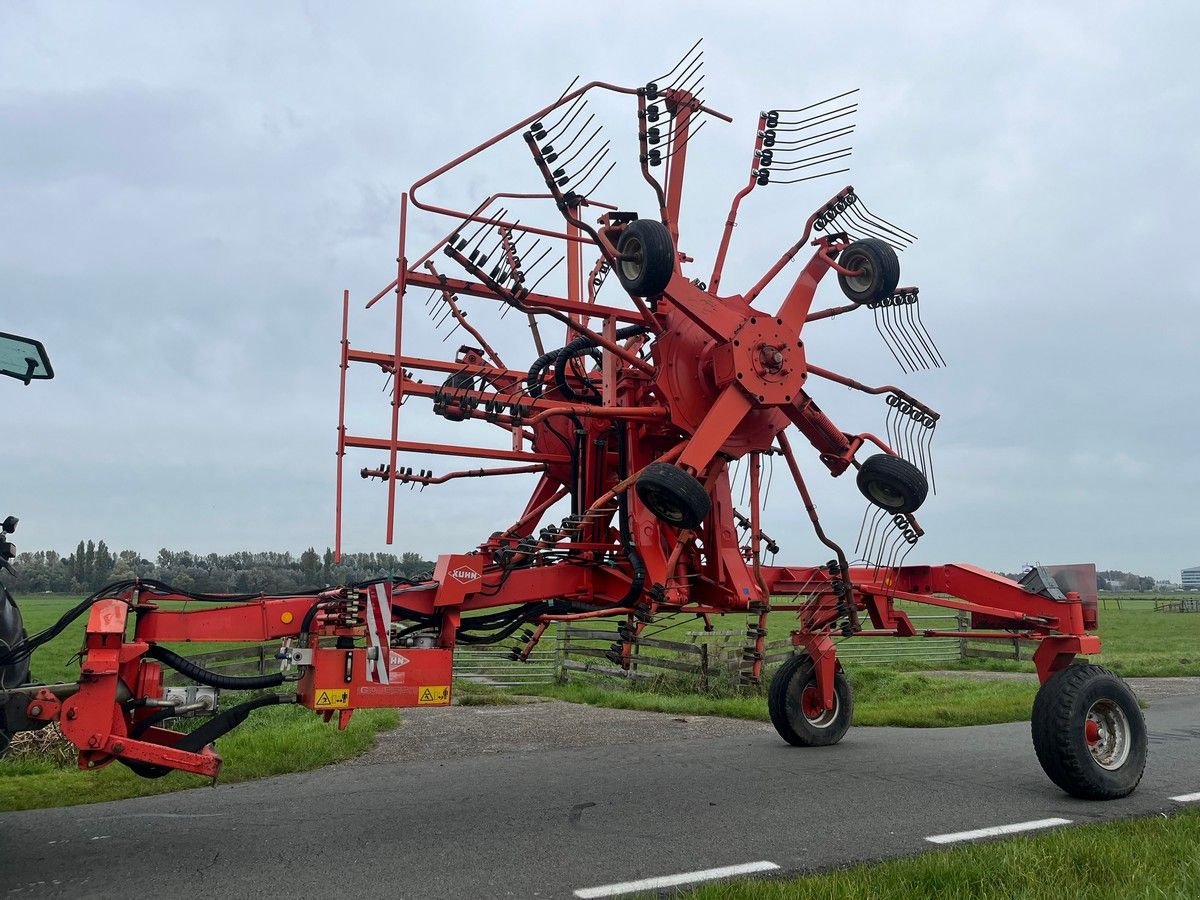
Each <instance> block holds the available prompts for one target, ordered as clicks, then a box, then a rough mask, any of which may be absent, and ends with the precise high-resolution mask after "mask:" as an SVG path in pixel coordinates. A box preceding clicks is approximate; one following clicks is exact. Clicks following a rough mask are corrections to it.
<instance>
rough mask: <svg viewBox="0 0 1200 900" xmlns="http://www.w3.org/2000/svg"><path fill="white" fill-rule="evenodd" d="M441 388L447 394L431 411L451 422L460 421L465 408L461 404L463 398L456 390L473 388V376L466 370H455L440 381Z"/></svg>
mask: <svg viewBox="0 0 1200 900" xmlns="http://www.w3.org/2000/svg"><path fill="white" fill-rule="evenodd" d="M442 390H443V391H445V392H446V394H447V395H448V396H447V397H446V399H445V400H443V401H442V402H441V403H440V404H438V405H435V406H434V408H433V411H434V412H435V413H437V414H438V415H440V416H441V417H442V418H443V419H447V420H449V421H451V422H461V421H463V420H464V419H466V418H467V413H466V409H465V408H464V407H463V405H462V399H463V398H462V397H460V396H458V395H457V392H458V391H462V390H468V391H473V390H475V376H474V375H471V374H470V373H467V372H456V373H455V374H453V375H451V376H450V377H449V378H447V379H446V380H445V381H443V382H442Z"/></svg>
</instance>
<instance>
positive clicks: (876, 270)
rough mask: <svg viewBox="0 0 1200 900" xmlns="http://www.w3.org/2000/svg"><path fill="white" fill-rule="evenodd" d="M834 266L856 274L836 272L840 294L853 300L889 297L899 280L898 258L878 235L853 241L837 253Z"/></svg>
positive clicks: (894, 291) (868, 301)
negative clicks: (836, 264) (836, 262)
mask: <svg viewBox="0 0 1200 900" xmlns="http://www.w3.org/2000/svg"><path fill="white" fill-rule="evenodd" d="M838 265H840V266H841V267H842V268H844V269H851V270H856V271H858V273H859V274H858V275H843V274H841V273H840V272H839V273H838V284H839V285H841V288H842V293H843V294H845V295H846V296H847V297H848V298H850V299H851V300H853V301H854V302H855V303H876V302H878V301H880V300H883V299H885V298H886V297H890V296H892V294H894V293H896V285H897V284H899V283H900V260H899V259H898V258H897V256H896V251H895V250H893V249H892V248H891V245H889V244H887V243H885V242H884V241H881V240H879V238H867V239H866V240H862V241H855V242H854V243H853V244H851V245H850V246H849V247H847V248H846V249H845V250H843V251H842V252H841V255H840V256H839V257H838Z"/></svg>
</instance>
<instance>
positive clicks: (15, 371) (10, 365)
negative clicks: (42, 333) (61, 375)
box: [0, 331, 54, 384]
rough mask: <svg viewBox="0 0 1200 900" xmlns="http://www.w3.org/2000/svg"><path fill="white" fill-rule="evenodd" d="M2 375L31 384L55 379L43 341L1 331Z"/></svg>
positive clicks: (0, 354) (0, 368)
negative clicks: (46, 379)
mask: <svg viewBox="0 0 1200 900" xmlns="http://www.w3.org/2000/svg"><path fill="white" fill-rule="evenodd" d="M0 375H7V376H9V377H10V378H16V379H17V380H18V381H23V382H25V384H29V383H30V382H31V381H33V380H34V379H35V378H37V379H44V378H53V377H54V369H52V368H51V367H50V358H49V357H48V356H46V348H45V347H43V346H42V342H41V341H35V340H33V339H32V338H26V337H21V336H19V335H16V334H5V333H4V332H2V331H0Z"/></svg>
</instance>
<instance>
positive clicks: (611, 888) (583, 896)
mask: <svg viewBox="0 0 1200 900" xmlns="http://www.w3.org/2000/svg"><path fill="white" fill-rule="evenodd" d="M778 868H779V866H777V865H776V864H775V863H773V862H769V861H767V860H765V859H764V860H760V861H759V862H751V863H741V864H739V865H736V866H721V867H720V868H718V869H701V870H700V871H698V872H681V873H680V874H678V875H662V876H660V877H658V878H642V879H639V880H638V881H622V882H620V883H618V884H602V885H600V886H599V887H590V888H579V889H578V890H576V891H575V896H576V897H579V898H580V900H594V898H597V897H619V896H620V895H621V894H632V893H635V892H637V891H655V890H661V889H662V888H669V887H677V886H678V885H681V884H692V883H693V882H697V881H715V880H716V879H718V878H732V877H733V876H735V875H753V874H755V873H756V872H773V871H775V870H776V869H778Z"/></svg>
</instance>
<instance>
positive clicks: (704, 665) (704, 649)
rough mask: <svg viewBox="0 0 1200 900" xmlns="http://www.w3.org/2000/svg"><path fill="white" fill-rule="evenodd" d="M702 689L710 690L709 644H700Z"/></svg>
mask: <svg viewBox="0 0 1200 900" xmlns="http://www.w3.org/2000/svg"><path fill="white" fill-rule="evenodd" d="M700 689H701V690H704V691H707V690H708V642H707V641H705V642H703V643H701V644H700Z"/></svg>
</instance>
